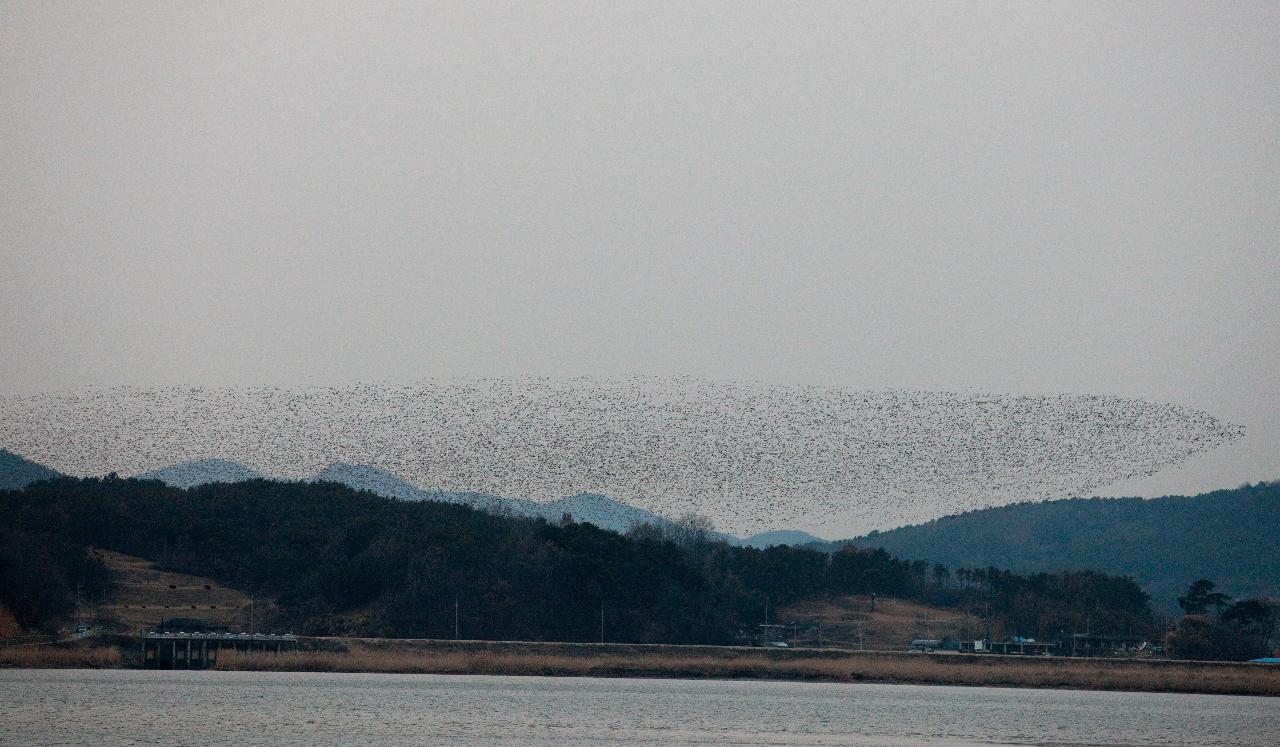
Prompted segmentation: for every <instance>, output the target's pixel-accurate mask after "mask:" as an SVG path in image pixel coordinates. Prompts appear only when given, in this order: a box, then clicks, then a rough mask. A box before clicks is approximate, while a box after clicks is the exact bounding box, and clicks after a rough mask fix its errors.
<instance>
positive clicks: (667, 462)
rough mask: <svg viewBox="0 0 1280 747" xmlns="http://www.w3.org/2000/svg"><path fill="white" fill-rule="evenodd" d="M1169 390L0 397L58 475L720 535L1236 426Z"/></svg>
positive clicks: (1126, 458)
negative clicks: (693, 517) (577, 498)
mask: <svg viewBox="0 0 1280 747" xmlns="http://www.w3.org/2000/svg"><path fill="white" fill-rule="evenodd" d="M1242 434H1243V428H1242V427H1240V426H1236V425H1231V424H1228V423H1224V422H1222V421H1220V420H1217V419H1215V418H1213V417H1211V416H1210V415H1208V414H1206V413H1203V412H1200V411H1197V410H1194V409H1189V408H1186V407H1181V406H1178V405H1172V404H1160V403H1153V402H1148V401H1144V400H1139V399H1129V398H1121V397H1109V396H1075V395H1060V396H1047V397H1046V396H1006V395H990V394H969V393H951V392H933V391H905V390H870V391H868V390H850V389H840V388H831V387H813V386H773V385H763V384H751V383H734V382H715V381H707V380H700V379H689V378H674V379H673V378H647V379H624V380H598V379H544V378H513V379H479V380H424V381H420V382H417V383H413V384H407V385H396V384H354V385H348V386H334V387H301V388H277V387H254V388H201V387H168V388H134V387H118V388H107V389H88V390H84V391H77V392H65V393H48V394H40V395H33V396H4V397H0V446H5V447H7V448H10V449H12V450H14V451H17V452H18V453H21V454H23V455H25V456H27V457H29V458H32V459H35V460H37V461H40V462H43V463H45V464H47V465H49V466H51V467H54V468H56V469H59V470H61V471H63V472H66V473H69V474H79V475H92V474H105V473H108V472H117V473H119V474H122V475H133V474H140V473H144V472H146V471H148V470H152V469H155V468H157V467H162V466H165V465H168V464H172V463H174V462H179V461H187V460H198V459H204V458H208V457H218V458H225V459H230V460H234V461H236V462H239V463H242V464H244V465H247V466H249V467H251V468H252V469H255V470H258V471H261V472H263V473H266V474H271V475H277V476H281V477H289V478H295V479H300V478H303V477H306V476H308V475H311V474H314V473H315V472H316V471H317V470H319V469H322V468H323V467H325V466H327V465H329V464H332V463H333V462H345V463H349V464H367V465H372V466H376V467H378V468H381V469H385V470H389V471H391V472H394V473H395V474H397V475H400V476H402V477H404V478H406V479H408V480H409V481H410V482H412V483H414V484H416V485H418V486H421V487H424V488H428V489H433V490H443V491H470V492H476V493H483V494H488V495H497V496H511V497H520V498H526V499H533V500H550V499H555V498H560V497H563V496H568V495H573V494H577V493H597V494H604V495H608V496H611V497H613V498H616V499H618V500H621V501H624V502H626V503H628V504H631V505H634V506H638V507H640V508H643V509H646V510H649V511H652V512H654V513H657V514H660V515H664V516H678V515H681V514H683V513H686V512H689V511H693V512H696V513H699V514H702V515H705V516H708V517H710V518H711V519H712V520H713V521H714V522H715V523H716V525H717V527H719V528H721V529H725V530H729V531H746V532H752V531H758V530H761V529H774V528H778V527H780V526H804V527H812V528H818V527H830V526H840V527H866V528H871V527H888V526H894V525H898V524H902V523H906V522H910V521H918V520H921V519H927V518H932V517H936V516H940V515H943V514H948V513H955V512H958V511H965V510H971V509H976V508H984V507H988V506H994V505H1000V504H1003V503H1009V502H1013V501H1021V500H1045V499H1052V498H1065V497H1075V496H1083V495H1088V494H1091V493H1092V492H1093V491H1096V490H1097V489H1099V488H1101V487H1103V486H1106V485H1108V484H1110V483H1114V482H1116V481H1119V480H1123V479H1127V478H1132V477H1138V476H1145V475H1150V474H1153V473H1155V472H1156V471H1158V470H1160V469H1162V468H1165V467H1168V466H1170V465H1173V464H1176V463H1178V462H1181V461H1183V460H1185V459H1187V458H1189V457H1191V456H1193V455H1196V454H1200V453H1203V452H1205V451H1208V450H1210V449H1213V448H1216V447H1218V446H1221V445H1223V444H1226V443H1229V442H1231V441H1234V440H1236V439H1238V438H1239V437H1240V436H1241V435H1242Z"/></svg>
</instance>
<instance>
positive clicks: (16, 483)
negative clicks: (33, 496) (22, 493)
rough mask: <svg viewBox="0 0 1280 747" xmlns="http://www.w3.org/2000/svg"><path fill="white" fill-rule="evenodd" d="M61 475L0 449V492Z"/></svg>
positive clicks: (17, 488)
mask: <svg viewBox="0 0 1280 747" xmlns="http://www.w3.org/2000/svg"><path fill="white" fill-rule="evenodd" d="M61 476H62V475H61V473H58V472H55V471H54V470H51V469H49V468H48V467H46V466H44V465H43V464H36V463H35V462H33V461H30V460H28V459H23V458H22V457H20V456H18V455H17V454H14V453H13V452H12V451H9V450H8V449H0V490H19V489H21V488H24V487H26V486H27V485H30V484H31V483H33V482H36V481H38V480H52V479H54V478H56V477H61Z"/></svg>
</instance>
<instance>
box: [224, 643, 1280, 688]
mask: <svg viewBox="0 0 1280 747" xmlns="http://www.w3.org/2000/svg"><path fill="white" fill-rule="evenodd" d="M310 645H311V647H310V648H309V649H304V650H302V651H298V652H286V653H282V654H273V653H261V652H255V653H242V652H227V653H226V655H224V656H223V657H222V658H220V659H219V662H218V668H219V669H224V670H242V671H243V670H262V671H302V672H379V673H405V674H491V675H531V676H553V677H641V678H644V677H668V678H678V679H761V680H799V681H818V682H881V683H902V684H908V683H909V684H921V685H967V686H995V687H1028V688H1067V689H1082V690H1117V691H1142V692H1179V693H1208V694H1221V695H1267V696H1280V667H1269V666H1267V665H1259V664H1239V663H1229V662H1178V661H1160V660H1133V659H1069V658H1055V657H1019V656H993V655H957V654H909V653H899V652H858V651H847V650H833V649H790V650H786V649H781V650H779V649H756V648H739V647H720V646H640V645H622V644H618V645H610V644H603V645H600V644H563V643H522V642H454V641H399V640H378V639H347V640H341V641H339V640H335V639H316V640H313V641H312V642H311V644H310Z"/></svg>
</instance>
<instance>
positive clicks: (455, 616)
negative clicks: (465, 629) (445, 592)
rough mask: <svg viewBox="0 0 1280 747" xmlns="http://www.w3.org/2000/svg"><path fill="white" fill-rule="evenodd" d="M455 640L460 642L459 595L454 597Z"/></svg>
mask: <svg viewBox="0 0 1280 747" xmlns="http://www.w3.org/2000/svg"><path fill="white" fill-rule="evenodd" d="M453 640H455V641H456V640H459V636H458V595H456V594H455V595H454V596H453Z"/></svg>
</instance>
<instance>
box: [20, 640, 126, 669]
mask: <svg viewBox="0 0 1280 747" xmlns="http://www.w3.org/2000/svg"><path fill="white" fill-rule="evenodd" d="M122 663H123V657H121V655H120V649H119V648H116V647H115V646H95V647H74V648H63V647H60V646H49V645H42V646H9V647H7V648H0V667H15V668H17V667H22V668H39V669H106V668H110V667H119V666H120V665H121V664H122Z"/></svg>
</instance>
